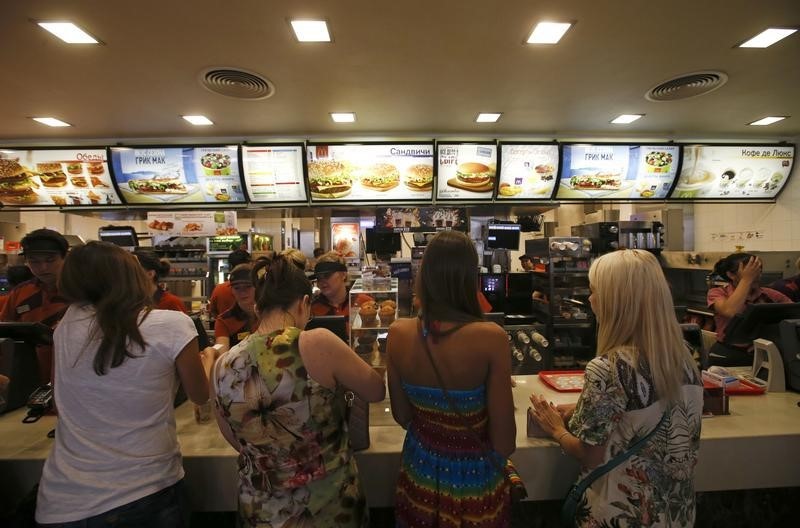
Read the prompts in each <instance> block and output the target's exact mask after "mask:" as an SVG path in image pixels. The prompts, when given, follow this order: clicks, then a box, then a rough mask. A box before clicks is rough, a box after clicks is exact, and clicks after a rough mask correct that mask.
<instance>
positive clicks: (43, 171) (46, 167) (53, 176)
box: [36, 163, 67, 187]
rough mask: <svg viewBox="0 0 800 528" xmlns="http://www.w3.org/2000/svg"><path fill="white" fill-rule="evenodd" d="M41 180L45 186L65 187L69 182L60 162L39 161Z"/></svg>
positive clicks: (37, 168) (38, 167)
mask: <svg viewBox="0 0 800 528" xmlns="http://www.w3.org/2000/svg"><path fill="white" fill-rule="evenodd" d="M36 170H37V171H39V180H40V181H41V182H42V185H44V186H45V187H63V186H65V185H66V184H67V175H66V174H64V171H63V170H62V169H61V164H60V163H37V164H36Z"/></svg>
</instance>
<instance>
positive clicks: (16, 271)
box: [0, 264, 33, 313]
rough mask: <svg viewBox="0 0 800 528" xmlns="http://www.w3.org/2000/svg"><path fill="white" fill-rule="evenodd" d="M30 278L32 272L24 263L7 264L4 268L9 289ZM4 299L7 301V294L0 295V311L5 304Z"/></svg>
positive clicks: (1, 311) (0, 311)
mask: <svg viewBox="0 0 800 528" xmlns="http://www.w3.org/2000/svg"><path fill="white" fill-rule="evenodd" d="M32 278H33V273H31V269H30V268H29V267H28V266H26V265H24V264H18V265H16V266H9V267H7V268H6V280H7V281H8V289H9V291H11V290H13V289H14V288H16V287H17V286H19V285H20V284H22V283H23V282H25V281H28V280H31V279H32ZM6 301H8V294H6V295H3V296H2V297H0V313H3V308H5V306H6Z"/></svg>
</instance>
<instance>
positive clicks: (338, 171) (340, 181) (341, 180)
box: [308, 160, 353, 200]
mask: <svg viewBox="0 0 800 528" xmlns="http://www.w3.org/2000/svg"><path fill="white" fill-rule="evenodd" d="M308 186H309V189H310V190H311V197H312V198H318V199H327V200H331V199H336V198H343V197H345V196H347V195H348V194H350V191H351V190H352V188H353V183H352V180H351V178H350V176H349V175H348V174H347V173H346V171H345V167H344V164H342V163H340V162H338V161H332V160H326V161H312V162H309V164H308Z"/></svg>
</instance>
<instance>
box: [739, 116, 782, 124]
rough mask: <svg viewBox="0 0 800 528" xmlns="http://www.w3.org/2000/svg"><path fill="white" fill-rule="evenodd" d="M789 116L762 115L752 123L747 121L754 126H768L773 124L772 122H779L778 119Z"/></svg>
mask: <svg viewBox="0 0 800 528" xmlns="http://www.w3.org/2000/svg"><path fill="white" fill-rule="evenodd" d="M787 117H789V116H767V117H762V118H761V119H759V120H758V121H753V122H752V123H747V124H748V125H752V126H766V125H771V124H772V123H777V122H778V121H783V120H784V119H786V118H787Z"/></svg>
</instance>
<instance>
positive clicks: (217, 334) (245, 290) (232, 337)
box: [214, 264, 258, 352]
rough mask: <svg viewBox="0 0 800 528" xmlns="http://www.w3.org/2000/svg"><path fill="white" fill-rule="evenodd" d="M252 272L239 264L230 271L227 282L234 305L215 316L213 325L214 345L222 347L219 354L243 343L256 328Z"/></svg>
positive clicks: (247, 265)
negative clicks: (234, 300) (234, 301)
mask: <svg viewBox="0 0 800 528" xmlns="http://www.w3.org/2000/svg"><path fill="white" fill-rule="evenodd" d="M252 270H253V267H252V266H251V265H250V264H239V265H238V266H236V267H235V268H233V271H231V276H230V280H229V282H230V285H231V292H233V296H234V298H235V299H236V304H234V305H233V306H232V307H231V308H230V309H228V310H226V311H225V312H223V313H222V314H220V315H219V316H217V319H216V321H215V324H214V340H215V343H216V344H218V345H222V347H223V349H222V350H221V351H220V352H225V351H227V350H228V349H229V348H231V347H234V346H236V345H237V344H239V342H240V341H244V339H245V338H247V336H249V335H250V334H251V333H252V332H253V331H255V329H256V328H257V327H258V318H257V317H256V287H255V284H254V283H253V277H252V276H251V272H252Z"/></svg>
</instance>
